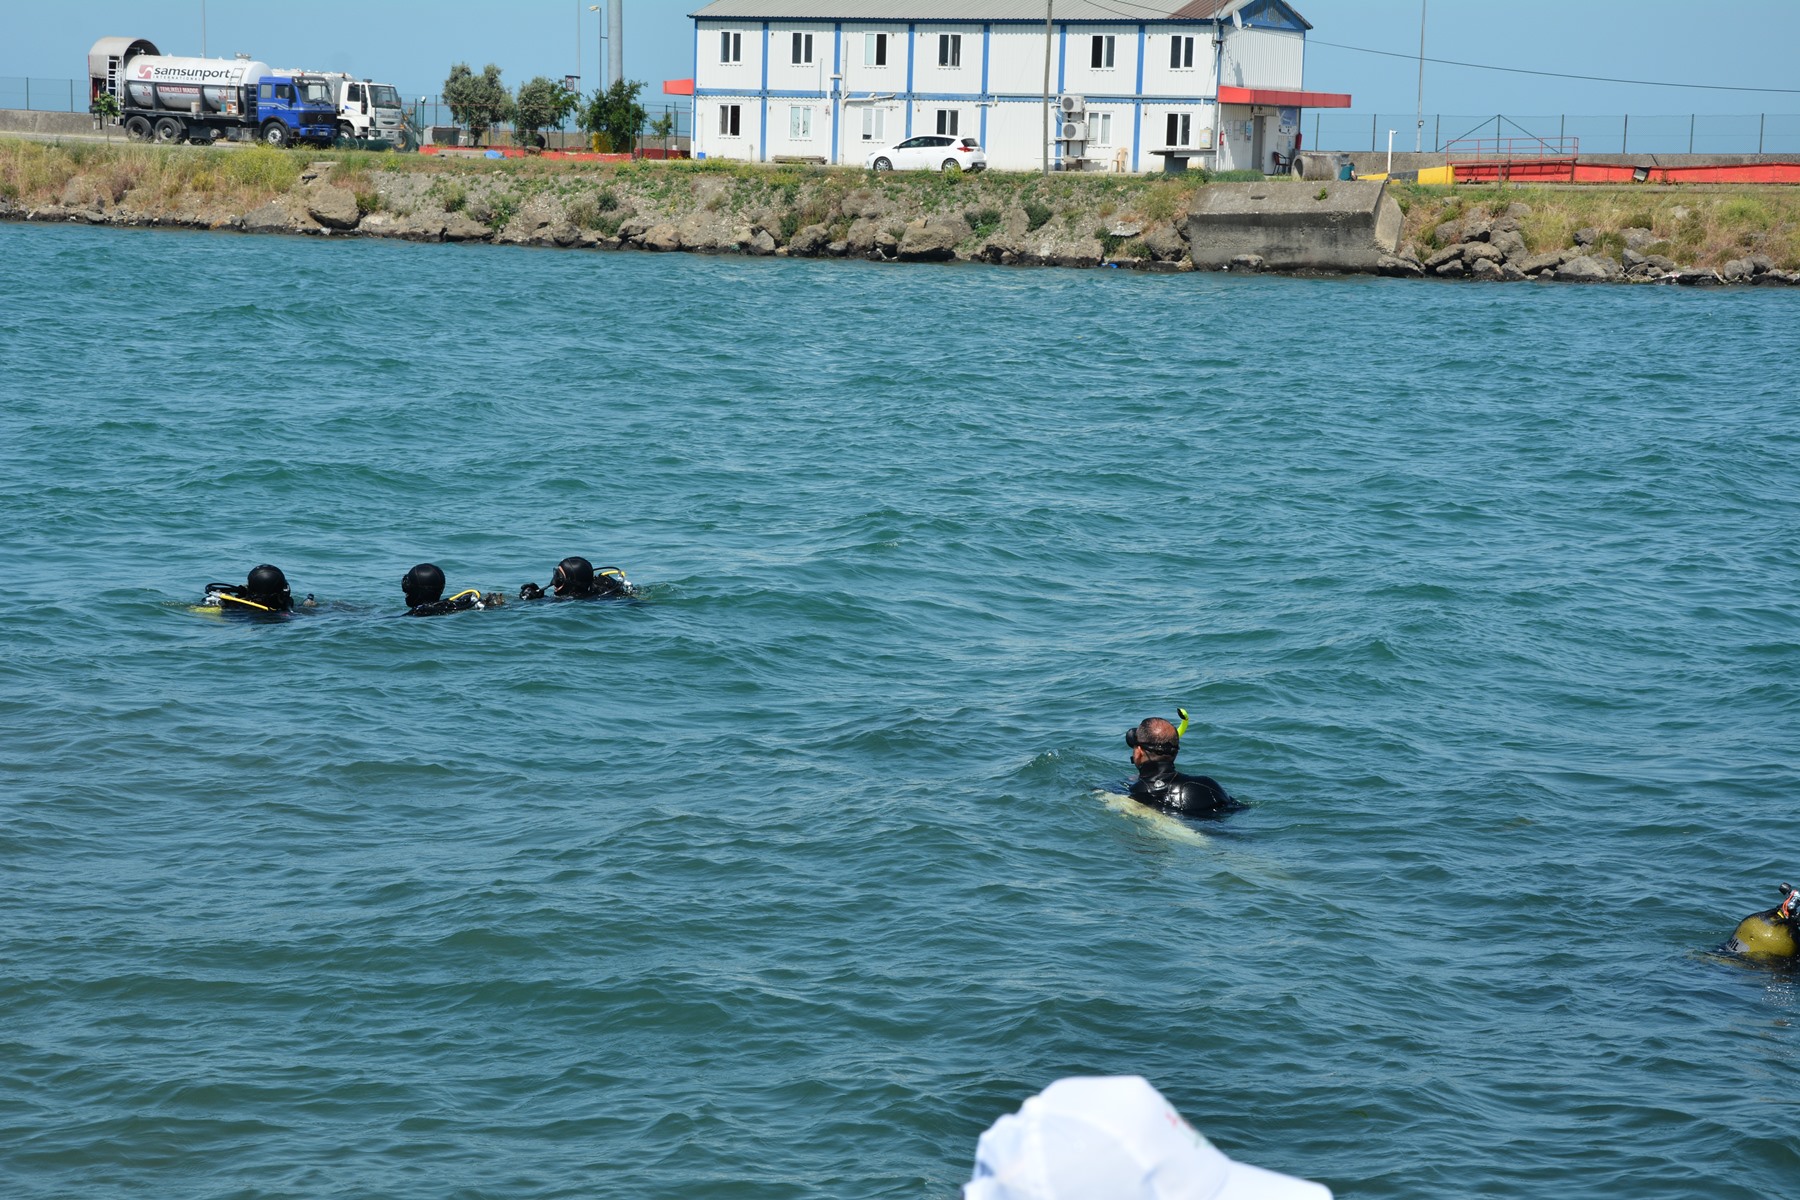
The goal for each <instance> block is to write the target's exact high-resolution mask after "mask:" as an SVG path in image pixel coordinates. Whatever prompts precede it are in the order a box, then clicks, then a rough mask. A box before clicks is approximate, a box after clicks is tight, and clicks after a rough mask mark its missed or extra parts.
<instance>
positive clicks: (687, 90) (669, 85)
mask: <svg viewBox="0 0 1800 1200" xmlns="http://www.w3.org/2000/svg"><path fill="white" fill-rule="evenodd" d="M693 94H694V81H693V80H691V79H665V80H663V95H665V96H691V95H693ZM1346 99H1348V97H1346Z"/></svg>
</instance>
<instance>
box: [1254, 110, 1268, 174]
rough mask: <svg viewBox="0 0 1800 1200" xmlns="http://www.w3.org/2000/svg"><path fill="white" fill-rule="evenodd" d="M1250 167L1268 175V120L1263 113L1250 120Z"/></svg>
mask: <svg viewBox="0 0 1800 1200" xmlns="http://www.w3.org/2000/svg"><path fill="white" fill-rule="evenodd" d="M1250 121H1251V125H1250V128H1251V134H1250V165H1251V166H1253V167H1254V168H1255V169H1257V170H1258V171H1261V172H1262V173H1263V174H1264V175H1267V174H1268V173H1269V158H1268V152H1269V118H1268V115H1267V114H1265V113H1257V114H1256V115H1255V116H1254V117H1252V118H1250Z"/></svg>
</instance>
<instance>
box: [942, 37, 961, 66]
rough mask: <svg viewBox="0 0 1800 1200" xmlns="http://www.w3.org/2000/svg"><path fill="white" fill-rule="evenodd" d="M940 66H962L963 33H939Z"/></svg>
mask: <svg viewBox="0 0 1800 1200" xmlns="http://www.w3.org/2000/svg"><path fill="white" fill-rule="evenodd" d="M938 66H940V67H960V66H962V34H960V33H940V34H938Z"/></svg>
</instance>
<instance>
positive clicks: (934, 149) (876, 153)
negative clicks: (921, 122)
mask: <svg viewBox="0 0 1800 1200" xmlns="http://www.w3.org/2000/svg"><path fill="white" fill-rule="evenodd" d="M863 166H865V167H867V168H868V169H869V170H871V171H948V172H951V173H955V172H957V171H983V170H986V169H987V152H986V151H985V150H983V149H982V148H981V143H980V142H978V141H976V140H975V139H974V138H972V137H951V136H950V135H949V134H947V133H922V134H920V135H919V136H918V137H909V138H907V139H906V140H905V141H904V142H901V143H900V144H899V145H897V146H884V147H882V148H881V149H879V150H871V151H869V152H868V154H866V155H864V156H863Z"/></svg>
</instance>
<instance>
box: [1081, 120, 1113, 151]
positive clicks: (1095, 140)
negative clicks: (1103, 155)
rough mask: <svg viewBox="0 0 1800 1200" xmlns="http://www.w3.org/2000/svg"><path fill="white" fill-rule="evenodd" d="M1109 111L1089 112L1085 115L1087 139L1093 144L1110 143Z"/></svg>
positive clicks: (1107, 144) (1102, 144)
mask: <svg viewBox="0 0 1800 1200" xmlns="http://www.w3.org/2000/svg"><path fill="white" fill-rule="evenodd" d="M1112 118H1113V115H1112V114H1111V113H1097V112H1090V113H1089V114H1088V115H1087V131H1088V141H1089V142H1090V143H1091V144H1093V145H1095V146H1110V145H1112Z"/></svg>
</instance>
